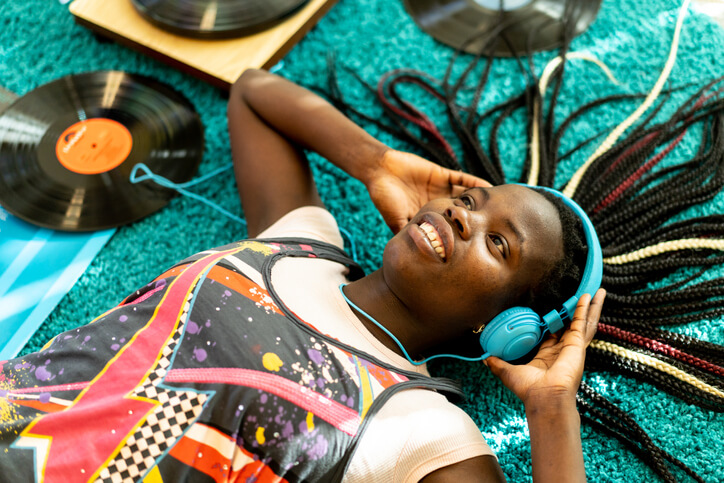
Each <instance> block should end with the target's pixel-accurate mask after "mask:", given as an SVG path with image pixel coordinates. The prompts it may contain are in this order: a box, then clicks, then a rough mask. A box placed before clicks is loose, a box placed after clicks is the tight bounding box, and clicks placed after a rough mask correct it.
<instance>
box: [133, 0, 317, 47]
mask: <svg viewBox="0 0 724 483" xmlns="http://www.w3.org/2000/svg"><path fill="white" fill-rule="evenodd" d="M308 1H309V0H132V3H133V6H134V7H135V8H136V10H137V11H138V12H139V13H140V14H141V15H142V16H143V17H144V18H145V19H146V20H148V21H149V22H151V23H153V24H154V25H156V26H157V27H160V28H162V29H164V30H167V31H169V32H172V33H175V34H178V35H183V36H186V37H194V38H199V39H228V38H234V37H241V36H244V35H250V34H253V33H257V32H261V31H262V30H266V29H268V28H269V27H271V26H273V25H275V24H276V23H278V22H279V21H281V20H282V19H284V18H286V17H287V16H288V15H291V14H292V13H294V12H296V11H297V10H298V9H300V8H301V7H302V6H303V5H304V4H305V3H307V2H308Z"/></svg>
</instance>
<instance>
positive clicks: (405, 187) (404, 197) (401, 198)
mask: <svg viewBox="0 0 724 483" xmlns="http://www.w3.org/2000/svg"><path fill="white" fill-rule="evenodd" d="M365 185H366V186H367V190H368V191H369V193H370V197H371V198H372V201H373V202H374V204H375V206H376V207H377V209H378V210H379V212H380V214H382V217H383V218H384V220H385V222H386V223H387V225H388V226H389V227H390V229H392V231H393V233H397V232H398V231H400V230H401V229H402V227H404V226H405V225H406V224H407V223H408V222H409V221H410V219H411V218H412V217H413V216H414V215H415V214H416V213H417V212H418V211H419V209H420V208H421V207H422V206H423V205H424V204H426V203H427V202H428V201H430V200H433V199H435V198H450V197H455V196H458V195H459V194H460V193H462V192H463V191H465V190H466V189H469V188H474V187H478V186H480V187H489V186H492V185H491V184H490V183H488V182H487V181H485V180H482V179H480V178H477V177H475V176H472V175H470V174H466V173H463V172H460V171H452V170H449V169H445V168H443V167H441V166H438V165H437V164H435V163H432V162H430V161H427V160H426V159H423V158H421V157H420V156H416V155H414V154H411V153H405V152H402V151H396V150H394V149H388V150H386V151H385V152H384V154H383V155H382V157H381V158H380V160H379V163H376V164H374V166H373V168H372V172H371V173H370V174H369V176H368V177H366V182H365Z"/></svg>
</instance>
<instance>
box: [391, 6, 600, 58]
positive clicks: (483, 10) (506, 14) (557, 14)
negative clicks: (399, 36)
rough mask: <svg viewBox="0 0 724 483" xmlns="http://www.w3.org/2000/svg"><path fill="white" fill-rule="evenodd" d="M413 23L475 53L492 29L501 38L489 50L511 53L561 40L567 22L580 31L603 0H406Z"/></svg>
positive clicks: (548, 46)
mask: <svg viewBox="0 0 724 483" xmlns="http://www.w3.org/2000/svg"><path fill="white" fill-rule="evenodd" d="M404 3H405V9H406V10H407V12H408V13H409V14H410V16H412V18H413V19H414V20H415V22H416V23H417V25H418V26H419V27H420V28H421V29H422V30H423V31H425V32H426V33H427V34H429V35H431V36H432V37H434V38H435V39H437V40H439V41H440V42H442V43H444V44H447V45H450V46H451V47H455V48H457V49H461V50H464V51H466V52H469V53H472V54H478V53H480V52H481V50H482V49H483V47H484V46H485V42H486V41H487V40H488V39H489V38H490V36H491V35H496V34H497V33H501V34H502V35H503V36H504V37H505V38H506V39H507V40H508V42H509V43H510V46H508V45H507V44H506V43H505V42H504V41H503V40H502V38H501V39H499V40H498V41H497V42H496V43H495V44H493V45H492V46H489V47H488V48H490V50H485V51H484V52H483V53H488V54H489V55H493V56H496V57H510V56H511V55H513V54H512V53H511V47H512V49H513V51H514V52H515V53H516V55H526V54H527V53H528V52H537V51H540V50H550V49H553V48H556V47H558V46H560V45H561V43H562V42H561V40H562V38H563V35H564V33H565V32H566V28H568V29H569V30H568V31H569V32H570V35H571V37H575V36H577V35H579V34H580V33H582V32H583V31H584V30H586V28H588V26H589V25H590V24H591V22H593V21H594V20H595V18H596V15H597V14H598V9H599V7H600V5H601V0H504V1H503V9H502V10H501V8H500V5H501V0H404Z"/></svg>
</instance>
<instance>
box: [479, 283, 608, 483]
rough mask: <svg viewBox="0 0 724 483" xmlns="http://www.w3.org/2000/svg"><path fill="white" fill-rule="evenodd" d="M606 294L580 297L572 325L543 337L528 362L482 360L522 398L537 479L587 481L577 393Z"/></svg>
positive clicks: (535, 479) (559, 481) (598, 293)
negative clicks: (535, 352)
mask: <svg viewBox="0 0 724 483" xmlns="http://www.w3.org/2000/svg"><path fill="white" fill-rule="evenodd" d="M605 296H606V292H605V291H604V290H603V289H600V290H599V291H598V292H597V293H596V295H595V296H594V297H593V299H592V300H591V298H590V296H589V295H584V296H583V297H581V299H580V300H579V301H578V305H577V307H576V311H575V313H574V314H573V321H572V322H571V326H570V327H569V328H568V329H567V330H566V331H565V332H564V333H563V334H562V335H561V336H560V337H556V336H554V337H551V338H550V339H548V340H547V341H545V342H544V343H543V344H542V345H541V348H540V349H539V350H538V353H537V354H536V356H535V358H534V359H533V360H532V361H531V362H529V363H528V364H525V365H522V366H514V365H511V364H508V363H506V362H504V361H502V360H501V359H498V358H493V357H491V358H490V359H488V360H487V365H488V367H489V368H490V370H491V371H492V372H493V374H495V375H496V376H498V377H499V378H500V380H501V381H502V382H503V384H505V386H506V387H507V388H508V389H510V390H511V391H513V393H514V394H515V395H516V396H518V397H519V398H520V400H521V401H523V404H524V406H525V414H526V417H527V419H528V429H529V430H530V444H531V456H532V459H533V481H535V482H537V483H539V482H556V483H566V482H581V481H586V470H585V467H584V465H583V450H582V447H581V420H580V416H579V414H578V410H577V408H576V392H577V391H578V387H579V386H580V384H581V378H582V377H583V365H584V362H585V358H586V347H588V344H590V343H591V340H592V339H593V335H594V334H595V333H596V328H597V327H598V319H599V317H600V315H601V308H602V307H603V299H604V298H605Z"/></svg>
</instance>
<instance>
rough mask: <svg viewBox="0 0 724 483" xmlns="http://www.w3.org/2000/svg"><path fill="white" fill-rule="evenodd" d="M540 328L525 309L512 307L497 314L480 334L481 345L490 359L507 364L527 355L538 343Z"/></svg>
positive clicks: (535, 317)
mask: <svg viewBox="0 0 724 483" xmlns="http://www.w3.org/2000/svg"><path fill="white" fill-rule="evenodd" d="M542 335H543V326H542V322H541V320H540V317H539V316H538V314H536V313H535V312H534V311H533V310H532V309H530V308H528V307H513V308H510V309H507V310H505V311H503V312H501V313H500V314H498V315H497V316H496V317H495V318H493V320H491V321H490V323H489V324H488V325H487V326H485V329H483V332H482V333H481V334H480V346H481V347H482V348H483V351H485V352H487V353H489V354H490V355H492V356H495V357H499V358H501V359H503V360H504V361H507V362H510V361H514V360H516V359H520V358H521V357H523V356H525V355H526V354H528V353H529V352H530V351H531V350H532V349H534V348H535V346H537V345H538V342H540V339H541V336H542Z"/></svg>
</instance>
